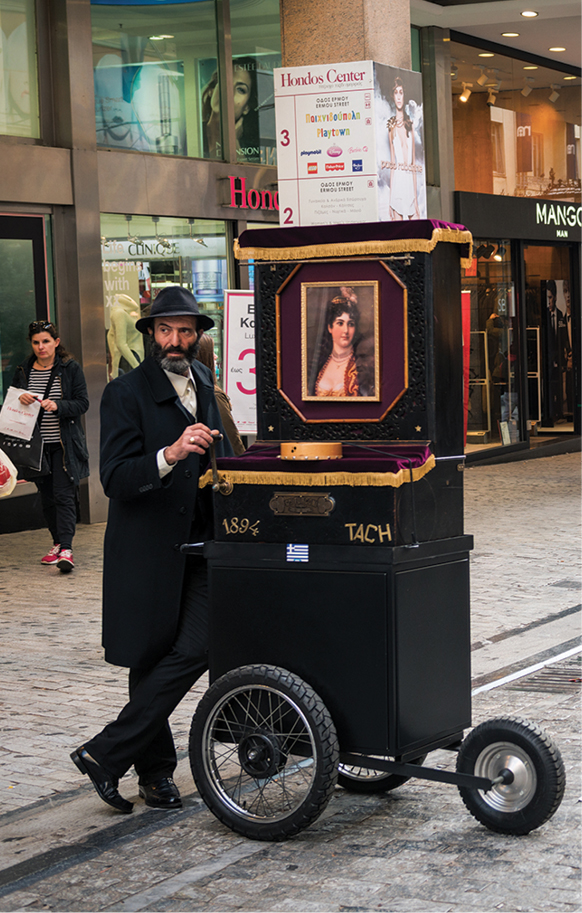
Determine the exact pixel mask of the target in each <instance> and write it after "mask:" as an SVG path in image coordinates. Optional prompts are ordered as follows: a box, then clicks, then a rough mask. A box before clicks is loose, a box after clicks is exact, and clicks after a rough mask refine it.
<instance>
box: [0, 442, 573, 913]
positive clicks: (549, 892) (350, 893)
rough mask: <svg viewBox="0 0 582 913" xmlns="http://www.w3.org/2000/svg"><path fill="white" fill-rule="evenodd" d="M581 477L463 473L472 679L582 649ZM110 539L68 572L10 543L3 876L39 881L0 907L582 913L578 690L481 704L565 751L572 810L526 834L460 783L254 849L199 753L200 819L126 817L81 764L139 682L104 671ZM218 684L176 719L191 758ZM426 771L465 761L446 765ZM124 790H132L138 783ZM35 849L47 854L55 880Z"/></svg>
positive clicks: (540, 466) (346, 803)
mask: <svg viewBox="0 0 582 913" xmlns="http://www.w3.org/2000/svg"><path fill="white" fill-rule="evenodd" d="M579 475H580V458H579V455H578V454H569V455H563V456H555V457H549V458H542V459H536V460H528V461H524V462H520V463H510V464H505V465H497V466H491V467H486V466H484V467H471V468H469V469H467V471H466V473H465V485H466V521H465V526H466V530H467V532H469V533H472V534H473V535H474V536H475V551H474V552H473V554H472V558H471V574H472V577H471V586H472V640H473V654H472V659H473V669H474V677H475V682H476V684H480V683H481V682H482V681H489V680H491V678H495V677H498V676H499V674H500V670H506V671H508V670H511V669H512V668H514V667H519V666H523V665H524V664H525V665H527V664H528V663H529V662H530V661H531V662H535V661H536V660H537V659H539V658H540V657H543V656H545V655H546V654H549V653H551V652H554V653H559V652H560V651H561V650H563V649H566V648H567V647H568V646H571V645H572V644H573V643H574V642H577V641H579V635H580V614H579V603H580V592H579V585H580V584H579V567H580V487H579ZM103 531H104V525H102V524H98V525H95V526H91V527H90V526H80V527H79V530H78V533H77V536H76V539H75V560H76V564H77V566H76V569H75V571H74V572H73V573H72V574H70V575H67V576H65V575H62V574H60V573H59V572H58V570H56V569H55V568H43V567H41V566H40V564H39V563H38V562H37V556H38V557H40V555H42V554H44V551H45V550H46V546H47V545H48V544H50V543H49V542H48V538H47V535H46V532H44V531H42V530H40V531H33V532H26V533H17V534H12V535H9V536H1V537H0V568H1V569H2V575H1V577H0V596H1V600H0V603H1V606H2V609H1V611H0V626H1V629H2V630H1V635H2V643H3V651H2V658H1V660H0V662H1V663H2V666H1V669H2V682H3V686H2V710H3V713H2V722H1V726H2V740H1V742H0V773H1V775H2V776H1V779H0V782H1V783H2V796H3V800H4V801H3V814H0V842H1V843H2V854H1V858H0V869H4V870H5V872H6V874H7V876H8V875H9V873H10V871H11V868H10V867H14V866H18V865H24V866H25V868H24V869H23V870H22V874H23V882H22V885H23V886H22V887H21V888H19V889H18V890H16V891H14V892H12V893H6V894H5V896H3V897H2V896H1V893H2V892H0V909H1V910H18V909H31V910H32V909H50V910H63V911H66V910H69V911H71V910H105V909H112V910H126V909H127V910H130V909H132V910H133V909H135V910H138V909H140V910H225V911H226V910H229V911H230V910H233V911H234V910H305V911H307V910H354V911H355V910H376V909H378V910H382V909H384V910H393V911H395V913H396V911H400V910H415V911H431V910H434V911H440V910H467V911H469V910H471V911H472V910H476V911H477V910H478V911H489V910H492V911H494V910H496V909H499V910H505V911H506V910H556V911H557V910H579V909H580V895H579V874H580V873H579V864H580V859H579V852H578V846H579V837H578V834H577V830H576V829H577V825H578V821H579V813H580V809H581V808H582V804H581V803H580V801H579V797H580V786H579V779H578V768H579V737H578V715H579V697H578V696H577V695H576V694H573V693H560V692H556V693H549V692H543V691H523V690H511V689H512V688H515V687H518V685H517V683H514V685H508V686H505V687H503V688H497V689H494V690H492V691H488V692H484V693H480V694H478V695H477V697H476V698H475V703H474V722H479V721H480V720H481V719H487V718H490V717H492V716H499V715H500V714H502V713H510V714H511V715H515V714H519V713H523V714H524V715H525V716H527V717H529V718H531V719H534V720H536V721H537V722H540V723H541V725H543V726H544V727H545V728H546V729H547V730H548V731H549V732H550V733H551V735H552V736H553V737H555V738H556V740H557V742H558V744H559V745H560V747H561V749H562V753H563V755H564V758H565V761H566V765H567V769H568V778H569V786H568V789H567V792H566V797H565V799H564V802H563V803H562V806H561V807H560V809H559V811H558V813H557V815H556V817H555V818H554V819H552V821H551V822H549V823H548V824H547V825H545V826H544V827H543V828H541V829H540V830H539V831H536V832H534V833H533V834H531V835H530V836H528V837H525V838H506V837H505V838H504V837H499V836H496V835H494V834H492V833H490V832H488V831H487V830H485V829H484V828H483V827H481V826H480V825H478V824H477V823H476V822H475V821H474V819H472V818H471V816H470V815H469V814H468V813H467V811H466V810H465V809H464V807H463V805H462V803H461V801H460V798H459V796H458V793H457V790H456V789H455V788H454V787H450V786H444V785H442V784H434V783H430V784H428V783H427V784H424V783H422V782H421V781H411V782H410V783H409V784H406V786H404V787H402V788H401V789H400V790H397V791H396V792H394V793H391V794H386V795H382V796H354V795H351V794H348V793H346V792H345V791H344V790H341V789H337V790H336V793H335V795H334V797H333V798H332V801H331V803H330V805H329V807H328V809H327V811H326V812H325V813H324V815H323V816H322V818H320V819H319V821H318V822H316V824H315V825H313V826H312V827H311V828H309V829H308V830H307V831H305V832H304V833H303V834H302V835H300V837H299V838H297V839H296V840H294V841H292V842H290V843H286V844H282V845H279V844H277V845H270V844H269V845H265V844H260V843H256V842H252V841H245V840H243V839H242V838H240V837H237V836H235V835H234V834H231V833H230V832H229V831H226V830H225V829H224V828H223V827H222V826H221V825H220V824H219V823H218V822H217V821H216V820H215V819H214V818H213V817H212V815H211V814H210V813H209V812H207V811H206V809H205V807H204V806H202V805H201V803H200V800H199V799H198V797H197V794H196V793H195V792H194V790H193V785H192V781H191V777H190V775H189V771H188V764H187V760H186V759H185V758H184V760H182V761H181V762H180V765H179V770H178V776H177V779H178V781H179V783H180V786H181V789H182V792H183V793H184V794H186V795H188V796H189V798H188V800H187V807H186V808H185V809H184V811H183V812H181V813H179V814H176V817H175V818H173V817H172V816H164V815H163V814H160V813H156V812H152V811H149V810H148V811H144V810H143V806H141V807H136V812H139V814H136V813H134V815H132V816H130V818H129V821H127V820H126V819H124V820H123V822H122V823H120V820H119V816H116V815H115V814H114V813H112V812H111V811H110V810H109V809H108V808H107V807H106V806H104V805H103V804H102V803H100V802H99V801H98V800H97V799H96V797H95V796H94V793H93V790H92V789H91V787H90V786H89V785H88V784H87V782H86V780H84V778H82V777H81V775H80V774H79V773H78V772H77V771H76V770H75V768H74V767H73V766H72V764H71V762H70V760H69V752H70V751H71V750H72V748H74V747H76V746H77V745H78V744H81V743H82V742H83V740H84V739H86V738H87V737H89V736H91V735H93V734H94V733H95V732H96V731H98V730H99V729H100V728H101V727H102V726H103V725H104V724H105V723H106V722H107V721H108V720H109V719H110V718H111V717H112V716H113V715H114V714H115V713H116V711H117V710H118V709H119V708H120V707H121V706H122V705H123V703H124V701H125V688H126V672H125V670H120V669H116V668H115V667H111V666H107V665H106V664H105V663H104V662H103V659H102V651H101V647H100V586H101V581H100V566H101V541H102V536H103ZM23 556H25V558H26V560H23ZM205 687H206V683H205V682H204V681H203V682H201V683H199V685H198V686H197V688H196V689H194V690H193V691H192V692H191V693H190V694H189V695H188V697H187V698H186V699H185V700H184V701H183V702H182V704H181V705H180V707H179V708H178V709H177V711H176V713H175V714H174V717H173V720H172V727H173V730H174V732H175V735H176V743H177V747H178V750H179V752H180V753H181V755H182V756H184V755H185V752H186V748H187V738H188V730H189V725H190V720H191V718H192V714H193V711H194V709H195V706H196V703H197V701H198V699H199V697H200V694H201V693H202V692H203V691H204V690H205ZM441 755H442V758H441ZM435 758H436V761H435ZM430 762H431V765H434V764H435V763H436V762H438V763H442V764H451V758H450V756H449V755H448V754H445V753H436V754H433V755H431V756H430ZM121 790H122V792H123V793H124V794H125V795H127V796H128V797H132V795H135V794H136V792H137V789H136V782H135V779H134V778H133V775H132V774H128V775H127V777H126V779H125V780H124V781H123V782H122V785H121ZM168 818H170V820H169V821H168ZM194 819H195V820H194ZM92 832H93V833H92ZM2 833H4V834H5V836H4V837H2ZM35 844H36V846H35ZM39 853H44V854H45V855H46V854H48V855H47V858H46V860H45V862H46V865H45V867H44V869H43V871H44V872H45V876H46V877H43V879H42V880H41V881H38V880H35V879H36V878H37V877H38V876H35V875H34V872H35V871H37V870H39V869H38V865H36V868H35V858H37V857H38V854H39ZM51 853H53V854H54V853H56V856H55V857H54V860H55V861H54V866H55V869H54V870H53V869H52V868H51V867H50V866H51V865H52V864H53V862H51V860H52V858H53V857H52V856H50V854H51ZM49 857H50V858H49ZM66 859H69V863H65V861H64V860H66ZM27 865H28V866H29V868H28V870H27V869H26V866H27ZM43 865H44V863H43ZM0 874H1V873H0ZM24 876H26V877H24ZM27 878H28V881H27ZM176 879H177V880H176ZM156 892H157V893H156ZM132 898H133V900H132Z"/></svg>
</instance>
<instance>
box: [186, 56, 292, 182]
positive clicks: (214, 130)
mask: <svg viewBox="0 0 582 913" xmlns="http://www.w3.org/2000/svg"><path fill="white" fill-rule="evenodd" d="M280 62H281V58H280V56H279V55H277V54H252V55H251V54H248V55H244V56H239V57H234V58H233V71H232V76H233V101H234V121H235V136H236V150H237V160H238V161H239V162H256V163H261V164H263V165H275V164H276V161H277V160H276V153H275V148H276V142H275V103H274V98H273V68H274V67H276V66H279V64H280ZM198 67H199V71H198V78H199V85H200V132H201V136H202V148H203V155H204V157H205V158H211V159H214V158H215V159H221V158H223V153H222V130H221V120H220V88H219V84H218V68H217V61H216V59H215V58H208V59H206V60H201V61H199V65H198Z"/></svg>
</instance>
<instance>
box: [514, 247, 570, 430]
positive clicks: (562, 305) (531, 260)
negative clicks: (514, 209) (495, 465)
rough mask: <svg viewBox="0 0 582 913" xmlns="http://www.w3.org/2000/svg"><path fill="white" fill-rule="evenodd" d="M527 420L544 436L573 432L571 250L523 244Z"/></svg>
mask: <svg viewBox="0 0 582 913" xmlns="http://www.w3.org/2000/svg"><path fill="white" fill-rule="evenodd" d="M524 259H525V300H526V322H527V329H526V333H527V361H528V364H527V372H528V393H529V419H530V421H531V423H532V428H534V429H535V430H536V431H540V432H542V433H543V432H544V431H545V432H548V431H552V432H553V433H556V432H571V431H573V430H574V425H573V416H574V370H573V368H574V364H573V362H574V335H573V330H572V326H573V324H572V320H573V316H572V287H571V283H570V251H569V248H568V247H566V246H562V245H552V246H542V245H533V244H531V245H525V246H524Z"/></svg>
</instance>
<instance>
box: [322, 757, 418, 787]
mask: <svg viewBox="0 0 582 913" xmlns="http://www.w3.org/2000/svg"><path fill="white" fill-rule="evenodd" d="M379 757H380V756H379ZM425 758H426V755H425V754H423V755H421V756H420V757H419V758H415V759H414V761H409V762H408V763H410V764H422V763H423V761H424V759H425ZM370 760H371V761H373V760H374V756H371V757H370ZM381 760H387V761H388V760H390V759H389V758H381ZM408 780H410V777H402V776H400V775H399V774H389V773H386V771H385V770H374V769H373V768H371V767H358V766H356V765H353V764H340V765H339V768H338V783H339V785H340V786H343V788H344V789H347V790H348V791H349V792H352V793H385V792H388V791H389V790H391V789H396V787H397V786H402V784H403V783H406V782H407V781H408Z"/></svg>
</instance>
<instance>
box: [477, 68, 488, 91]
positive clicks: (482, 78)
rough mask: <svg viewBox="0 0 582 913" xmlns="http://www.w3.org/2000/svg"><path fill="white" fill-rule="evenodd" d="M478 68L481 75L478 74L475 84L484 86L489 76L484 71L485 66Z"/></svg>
mask: <svg viewBox="0 0 582 913" xmlns="http://www.w3.org/2000/svg"><path fill="white" fill-rule="evenodd" d="M479 69H480V70H481V75H480V77H479V79H478V80H477V85H478V86H484V85H485V83H486V82H487V80H488V78H489V77H488V76H487V74H486V73H485V67H479Z"/></svg>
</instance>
